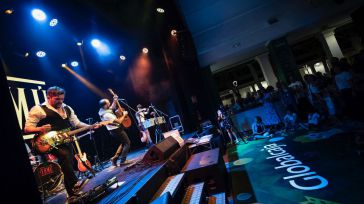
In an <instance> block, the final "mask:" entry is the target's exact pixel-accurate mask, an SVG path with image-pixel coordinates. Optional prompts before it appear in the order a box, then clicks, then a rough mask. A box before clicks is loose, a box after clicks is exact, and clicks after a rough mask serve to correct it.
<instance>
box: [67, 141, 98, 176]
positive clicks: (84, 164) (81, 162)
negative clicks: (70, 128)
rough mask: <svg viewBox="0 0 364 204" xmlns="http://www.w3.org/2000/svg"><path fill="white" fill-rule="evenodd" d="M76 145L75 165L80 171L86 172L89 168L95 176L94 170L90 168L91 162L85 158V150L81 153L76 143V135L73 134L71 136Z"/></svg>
mask: <svg viewBox="0 0 364 204" xmlns="http://www.w3.org/2000/svg"><path fill="white" fill-rule="evenodd" d="M72 137H73V140H74V142H75V145H76V149H77V154H75V158H76V160H77V167H78V170H79V171H80V172H86V171H87V170H89V171H90V172H91V173H92V175H94V176H95V172H94V171H93V169H92V166H91V163H90V161H89V160H87V155H86V152H84V153H82V151H81V148H80V145H79V144H78V141H77V137H76V136H75V135H73V136H72Z"/></svg>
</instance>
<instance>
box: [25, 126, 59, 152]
mask: <svg viewBox="0 0 364 204" xmlns="http://www.w3.org/2000/svg"><path fill="white" fill-rule="evenodd" d="M64 142H65V138H64V136H62V133H60V132H57V131H50V132H47V133H46V134H42V135H35V136H34V138H33V140H32V146H33V148H34V149H35V151H36V152H37V153H40V154H45V153H49V152H50V151H51V150H52V149H53V148H54V147H56V146H57V145H59V144H61V143H64Z"/></svg>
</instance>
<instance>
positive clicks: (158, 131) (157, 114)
mask: <svg viewBox="0 0 364 204" xmlns="http://www.w3.org/2000/svg"><path fill="white" fill-rule="evenodd" d="M150 108H152V109H153V110H154V113H155V114H154V122H155V124H156V128H155V142H156V143H158V139H159V141H160V140H161V138H162V128H161V127H160V124H159V122H158V119H157V118H158V117H162V116H161V115H160V114H162V115H165V116H166V117H168V115H167V114H165V113H163V112H162V111H160V110H158V109H157V108H155V106H153V104H150Z"/></svg>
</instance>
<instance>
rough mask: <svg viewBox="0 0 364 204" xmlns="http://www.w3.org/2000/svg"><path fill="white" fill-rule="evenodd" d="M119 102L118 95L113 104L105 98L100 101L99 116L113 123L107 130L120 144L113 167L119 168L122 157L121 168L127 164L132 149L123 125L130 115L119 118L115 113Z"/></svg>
mask: <svg viewBox="0 0 364 204" xmlns="http://www.w3.org/2000/svg"><path fill="white" fill-rule="evenodd" d="M117 101H118V96H116V95H115V96H114V98H113V102H112V104H110V101H109V100H108V99H105V98H104V99H101V100H100V101H99V105H100V110H99V116H100V118H101V120H102V121H110V122H112V123H111V124H109V125H106V128H107V130H108V131H109V132H110V134H111V136H113V137H114V138H116V139H117V140H119V142H120V145H119V147H118V149H117V150H116V152H115V155H114V156H113V157H111V159H110V161H111V163H112V165H113V166H117V163H116V162H117V160H118V158H119V157H121V158H120V163H119V165H120V166H121V165H123V164H126V163H125V161H126V156H127V154H128V152H129V149H130V140H129V137H128V135H127V134H126V132H125V130H124V127H123V125H122V122H123V120H124V119H125V117H126V116H127V115H128V112H127V111H124V112H123V115H122V116H121V117H117V116H116V114H115V113H114V111H115V109H116V104H117Z"/></svg>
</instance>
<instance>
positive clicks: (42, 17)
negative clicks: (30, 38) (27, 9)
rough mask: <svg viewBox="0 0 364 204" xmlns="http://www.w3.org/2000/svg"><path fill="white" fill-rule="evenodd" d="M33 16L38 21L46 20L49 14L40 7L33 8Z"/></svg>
mask: <svg viewBox="0 0 364 204" xmlns="http://www.w3.org/2000/svg"><path fill="white" fill-rule="evenodd" d="M32 16H33V18H34V19H35V20H37V21H44V20H45V19H46V18H47V15H46V14H45V13H44V11H42V10H40V9H33V10H32Z"/></svg>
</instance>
